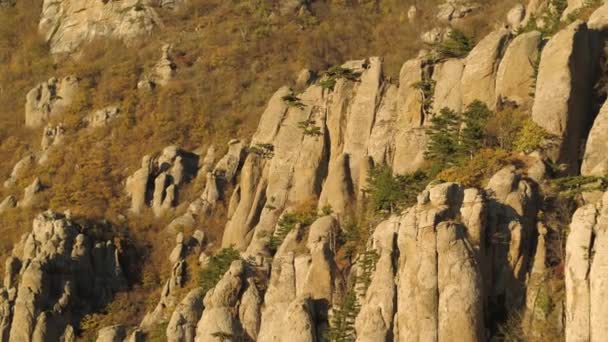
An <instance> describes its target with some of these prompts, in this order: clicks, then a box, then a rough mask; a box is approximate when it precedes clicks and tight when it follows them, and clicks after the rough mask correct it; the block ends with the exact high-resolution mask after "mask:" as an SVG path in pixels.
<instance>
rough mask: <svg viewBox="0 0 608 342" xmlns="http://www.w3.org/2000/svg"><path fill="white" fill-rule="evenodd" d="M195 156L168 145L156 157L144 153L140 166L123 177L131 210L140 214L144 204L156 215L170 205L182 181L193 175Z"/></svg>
mask: <svg viewBox="0 0 608 342" xmlns="http://www.w3.org/2000/svg"><path fill="white" fill-rule="evenodd" d="M197 170H198V156H197V155H195V154H193V153H190V152H187V151H184V150H182V149H180V148H178V147H177V146H167V147H166V148H165V149H163V151H162V153H161V154H160V155H159V156H157V157H154V158H153V157H151V156H144V157H143V158H142V163H141V168H140V169H139V170H137V171H135V173H134V174H133V175H131V176H130V177H129V178H128V179H127V181H126V192H127V194H128V195H129V197H130V198H131V211H132V212H133V213H135V214H139V213H141V212H142V211H143V209H144V208H145V207H147V206H149V207H151V208H152V210H153V212H154V214H155V215H156V216H162V215H163V214H165V213H166V212H167V211H169V210H170V209H172V208H173V207H174V206H175V204H176V203H177V200H178V191H179V188H180V186H181V185H183V184H184V183H187V182H189V181H190V180H192V178H194V177H195V176H196V173H197Z"/></svg>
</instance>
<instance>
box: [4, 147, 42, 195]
mask: <svg viewBox="0 0 608 342" xmlns="http://www.w3.org/2000/svg"><path fill="white" fill-rule="evenodd" d="M35 164H36V157H35V156H34V155H33V154H28V155H26V156H25V157H23V158H21V160H19V161H18V162H17V164H15V166H14V167H13V170H12V171H11V175H10V177H9V178H8V179H7V180H6V181H5V182H4V187H5V188H10V187H12V186H14V185H15V183H16V182H17V181H18V180H19V179H20V178H21V177H23V175H24V174H26V173H27V172H29V171H30V170H31V169H32V168H33V167H34V165H35Z"/></svg>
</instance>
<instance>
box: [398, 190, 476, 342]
mask: <svg viewBox="0 0 608 342" xmlns="http://www.w3.org/2000/svg"><path fill="white" fill-rule="evenodd" d="M463 199H464V191H463V189H462V188H461V187H460V186H459V185H457V184H452V183H447V184H441V185H437V186H436V187H433V188H430V189H429V190H427V191H425V192H424V193H422V194H421V195H420V197H419V199H418V205H417V206H415V207H413V208H411V209H409V210H408V211H407V212H406V214H404V215H403V216H402V217H401V218H400V220H399V222H400V223H399V251H400V255H401V258H400V265H399V281H398V292H397V298H398V300H397V307H398V313H397V315H396V320H397V324H398V326H399V335H398V337H397V338H396V339H397V340H399V341H416V340H435V341H456V340H458V341H481V340H484V339H485V337H484V336H485V332H484V329H483V318H482V317H483V295H482V293H483V285H482V284H483V283H482V278H481V271H480V269H479V266H478V264H477V262H476V259H475V254H474V253H473V251H472V250H470V249H469V248H467V245H468V242H467V241H466V238H465V236H466V234H465V233H464V232H466V231H467V229H469V227H467V226H466V225H465V224H458V223H455V222H453V221H452V220H453V218H455V217H456V216H457V215H459V213H460V208H461V207H462V203H463ZM471 228H473V227H471Z"/></svg>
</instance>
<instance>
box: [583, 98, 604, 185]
mask: <svg viewBox="0 0 608 342" xmlns="http://www.w3.org/2000/svg"><path fill="white" fill-rule="evenodd" d="M607 130H608V103H605V104H604V105H603V106H602V109H601V110H600V112H599V114H598V115H597V117H596V118H595V121H594V122H593V126H592V127H591V131H590V132H589V136H588V137H587V145H586V147H585V155H584V157H583V163H582V166H581V175H583V176H598V177H603V176H605V175H606V173H608V156H606V148H608V137H607V136H606V132H607Z"/></svg>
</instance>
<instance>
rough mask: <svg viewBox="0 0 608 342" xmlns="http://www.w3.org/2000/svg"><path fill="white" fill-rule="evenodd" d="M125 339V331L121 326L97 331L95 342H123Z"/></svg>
mask: <svg viewBox="0 0 608 342" xmlns="http://www.w3.org/2000/svg"><path fill="white" fill-rule="evenodd" d="M126 337H127V329H126V328H125V327H124V326H123V325H113V326H111V327H106V328H103V329H101V330H99V333H98V334H97V342H123V341H124V340H125V338H126Z"/></svg>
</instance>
